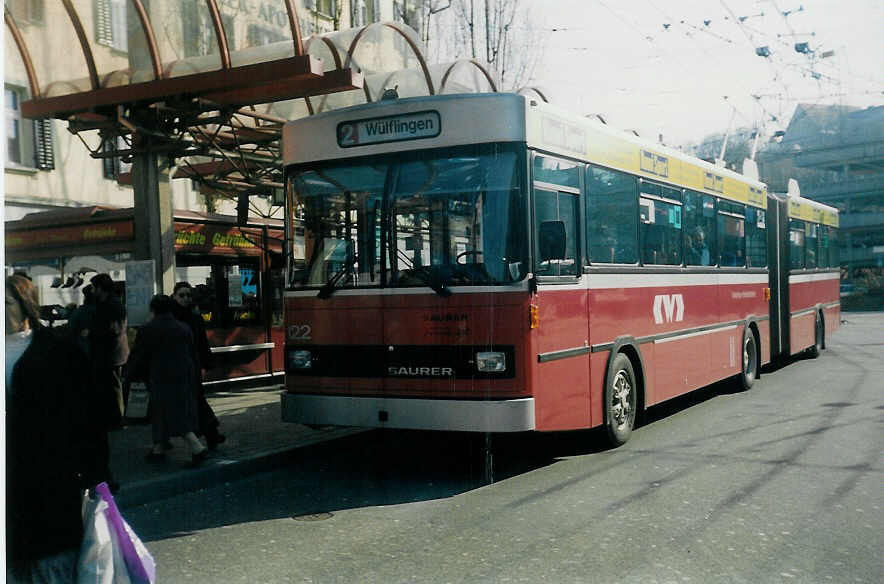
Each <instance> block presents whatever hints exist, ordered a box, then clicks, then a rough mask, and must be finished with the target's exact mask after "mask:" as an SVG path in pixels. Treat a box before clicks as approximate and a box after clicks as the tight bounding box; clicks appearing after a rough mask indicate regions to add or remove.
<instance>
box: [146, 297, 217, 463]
mask: <svg viewBox="0 0 884 584" xmlns="http://www.w3.org/2000/svg"><path fill="white" fill-rule="evenodd" d="M174 304H175V302H174V301H173V300H172V299H171V298H169V297H168V296H166V295H165V294H157V295H156V296H154V297H153V299H152V300H151V301H150V311H151V313H152V318H151V320H150V322H148V323H147V324H145V325H144V326H142V327H141V328H140V329H139V330H138V336H137V337H136V338H135V347H134V349H133V351H132V355H131V357H130V378H132V379H144V380H146V381H147V389H148V391H149V392H150V404H151V406H150V409H151V423H152V425H153V449H152V450H151V451H150V453H148V455H147V459H148V460H151V461H153V460H160V459H162V458H163V457H164V456H165V452H164V446H165V444H166V442H167V441H168V440H169V437H171V436H181V437H183V438H184V439H185V441H186V442H187V443H188V444H189V446H190V448H191V454H192V457H193V463H194V464H197V463H199V462H200V461H202V460H203V459H205V458H206V455H207V453H208V448H206V447H205V446H203V445H202V443H201V442H200V441H199V438H197V437H196V434H195V432H196V431H197V428H198V425H199V423H198V419H197V405H196V395H195V388H196V384H197V380H198V379H199V369H198V363H199V361H198V359H197V356H196V349H195V347H194V344H193V334H192V333H191V332H190V329H189V328H187V326H186V325H184V324H182V323H180V322H178V320H176V319H175V317H174V316H173V315H172V309H173V307H174Z"/></svg>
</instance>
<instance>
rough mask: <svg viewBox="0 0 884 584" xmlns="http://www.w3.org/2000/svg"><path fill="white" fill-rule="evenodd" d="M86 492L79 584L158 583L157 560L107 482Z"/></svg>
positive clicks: (78, 564) (78, 568)
mask: <svg viewBox="0 0 884 584" xmlns="http://www.w3.org/2000/svg"><path fill="white" fill-rule="evenodd" d="M94 495H95V496H94V497H90V495H89V493H88V492H87V493H86V494H85V495H84V496H83V543H82V545H81V547H80V557H79V559H78V561H77V584H155V583H156V563H155V562H154V559H153V556H151V555H150V552H149V551H147V548H146V547H145V546H144V544H143V543H142V542H141V540H140V539H139V538H138V536H137V535H136V534H135V532H134V531H132V528H131V527H129V524H128V523H126V520H125V519H123V516H122V515H120V510H119V509H118V508H117V504H116V502H115V501H114V498H113V496H112V495H111V492H110V489H109V488H108V486H107V483H100V484H99V485H98V486H96V487H95V489H94Z"/></svg>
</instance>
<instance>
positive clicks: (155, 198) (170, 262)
mask: <svg viewBox="0 0 884 584" xmlns="http://www.w3.org/2000/svg"><path fill="white" fill-rule="evenodd" d="M161 182H163V183H164V184H161ZM132 185H133V187H134V191H135V193H134V194H135V259H137V260H151V259H152V260H154V261H155V264H154V265H155V270H156V271H155V275H154V277H155V282H156V291H157V293H160V294H171V293H172V288H173V286H174V285H175V224H174V220H173V217H172V191H171V188H170V185H169V184H168V179H166V180H165V181H161V177H160V171H159V160H158V157H157V153H156V152H154V151H152V150H151V149H150V148H149V147H147V148H143V149H141V151H140V152H139V153H137V154H135V159H134V160H133V164H132Z"/></svg>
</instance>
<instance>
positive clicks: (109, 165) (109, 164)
mask: <svg viewBox="0 0 884 584" xmlns="http://www.w3.org/2000/svg"><path fill="white" fill-rule="evenodd" d="M128 149H129V144H128V143H127V142H126V140H125V139H123V137H122V136H117V137H115V138H114V137H110V138H105V139H104V140H102V142H101V151H102V152H114V151H123V150H128ZM101 167H102V168H101V170H102V175H103V176H104V178H106V179H108V180H117V179H118V178H119V177H120V174H122V173H125V172H131V171H132V163H131V162H123V161H122V157H121V156H112V157H108V158H102V159H101Z"/></svg>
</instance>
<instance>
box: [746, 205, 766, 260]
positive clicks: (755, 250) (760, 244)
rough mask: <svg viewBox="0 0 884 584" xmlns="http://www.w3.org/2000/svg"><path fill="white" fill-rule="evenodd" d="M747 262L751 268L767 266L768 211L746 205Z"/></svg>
mask: <svg viewBox="0 0 884 584" xmlns="http://www.w3.org/2000/svg"><path fill="white" fill-rule="evenodd" d="M746 262H747V265H748V266H749V267H750V268H763V267H765V266H767V213H766V211H764V209H756V208H755V207H746Z"/></svg>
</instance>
